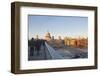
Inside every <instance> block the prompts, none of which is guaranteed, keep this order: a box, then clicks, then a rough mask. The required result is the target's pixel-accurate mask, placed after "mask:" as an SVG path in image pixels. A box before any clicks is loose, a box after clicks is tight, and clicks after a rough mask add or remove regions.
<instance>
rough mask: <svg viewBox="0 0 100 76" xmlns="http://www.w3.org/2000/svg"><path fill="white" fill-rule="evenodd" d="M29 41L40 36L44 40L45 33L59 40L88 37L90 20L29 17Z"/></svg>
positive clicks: (70, 17)
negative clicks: (59, 38)
mask: <svg viewBox="0 0 100 76" xmlns="http://www.w3.org/2000/svg"><path fill="white" fill-rule="evenodd" d="M28 21H29V22H28V27H29V37H28V38H29V39H31V38H32V37H36V35H38V36H39V38H44V37H45V33H46V32H49V33H50V34H51V36H54V37H55V38H58V36H61V38H62V39H63V38H64V37H66V36H68V37H88V18H87V17H74V16H42V15H29V16H28Z"/></svg>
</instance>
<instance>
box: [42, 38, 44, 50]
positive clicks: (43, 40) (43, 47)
mask: <svg viewBox="0 0 100 76" xmlns="http://www.w3.org/2000/svg"><path fill="white" fill-rule="evenodd" d="M42 45H43V49H44V50H45V40H42Z"/></svg>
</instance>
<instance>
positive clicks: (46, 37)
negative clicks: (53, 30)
mask: <svg viewBox="0 0 100 76" xmlns="http://www.w3.org/2000/svg"><path fill="white" fill-rule="evenodd" d="M45 39H46V40H47V41H49V40H51V35H50V33H49V32H46V34H45Z"/></svg>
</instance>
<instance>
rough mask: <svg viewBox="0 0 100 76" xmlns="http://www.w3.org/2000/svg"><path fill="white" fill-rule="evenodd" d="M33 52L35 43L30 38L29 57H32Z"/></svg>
mask: <svg viewBox="0 0 100 76" xmlns="http://www.w3.org/2000/svg"><path fill="white" fill-rule="evenodd" d="M34 50H35V41H34V39H33V38H32V39H31V41H30V56H33V55H34Z"/></svg>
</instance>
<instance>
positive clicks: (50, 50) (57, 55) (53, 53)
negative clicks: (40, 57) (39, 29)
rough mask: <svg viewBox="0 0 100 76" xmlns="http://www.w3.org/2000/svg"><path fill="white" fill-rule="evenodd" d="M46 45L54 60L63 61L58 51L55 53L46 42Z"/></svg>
mask: <svg viewBox="0 0 100 76" xmlns="http://www.w3.org/2000/svg"><path fill="white" fill-rule="evenodd" d="M45 45H46V47H47V49H48V51H49V53H50V55H51V57H52V59H63V57H62V56H61V55H60V54H59V53H58V52H57V51H55V49H53V48H52V47H51V46H50V45H48V44H47V43H46V42H45Z"/></svg>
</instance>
